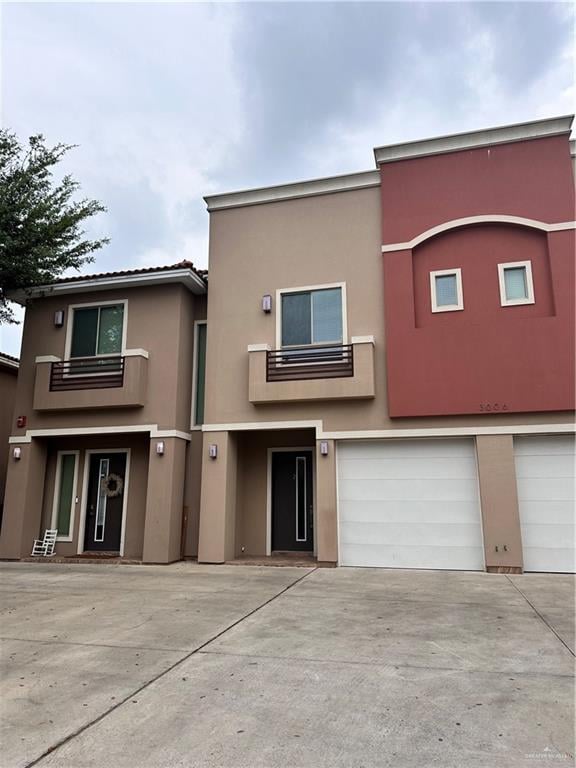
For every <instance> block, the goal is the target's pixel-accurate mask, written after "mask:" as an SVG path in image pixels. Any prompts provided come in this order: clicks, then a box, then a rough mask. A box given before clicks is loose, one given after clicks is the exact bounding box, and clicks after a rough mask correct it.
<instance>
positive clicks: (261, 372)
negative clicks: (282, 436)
mask: <svg viewBox="0 0 576 768" xmlns="http://www.w3.org/2000/svg"><path fill="white" fill-rule="evenodd" d="M248 353H249V374H248V375H249V386H248V390H249V394H248V397H249V400H250V402H251V403H255V404H264V403H289V402H298V401H307V400H351V399H355V398H372V397H374V395H375V389H374V338H373V337H372V336H356V337H352V343H351V344H339V345H334V344H330V345H323V346H321V347H317V348H314V347H291V348H289V349H275V350H272V349H270V347H269V346H268V345H267V344H252V345H250V346H249V347H248Z"/></svg>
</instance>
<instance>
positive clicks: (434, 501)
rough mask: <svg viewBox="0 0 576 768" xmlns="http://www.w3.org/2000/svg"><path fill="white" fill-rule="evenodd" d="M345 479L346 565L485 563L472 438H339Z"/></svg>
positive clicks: (475, 566) (341, 503)
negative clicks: (348, 440) (349, 440)
mask: <svg viewBox="0 0 576 768" xmlns="http://www.w3.org/2000/svg"><path fill="white" fill-rule="evenodd" d="M338 478H339V479H338V514H339V535H340V562H341V563H342V564H343V565H356V566H358V565H360V566H369V567H391V568H434V569H436V568H446V569H467V570H481V569H483V568H484V548H483V540H482V528H481V519H480V505H479V499H478V479H477V469H476V456H475V450H474V443H473V441H472V440H468V439H458V440H437V439H434V440H403V441H398V440H385V441H382V440H375V441H371V442H363V443H343V444H339V445H338Z"/></svg>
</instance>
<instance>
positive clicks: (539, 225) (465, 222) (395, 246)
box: [382, 214, 576, 253]
mask: <svg viewBox="0 0 576 768" xmlns="http://www.w3.org/2000/svg"><path fill="white" fill-rule="evenodd" d="M474 224H513V225H515V226H518V227H528V228H530V229H539V230H540V231H541V232H558V231H561V230H564V229H576V221H561V222H558V223H556V224H547V223H546V222H545V221H537V220H536V219H525V218H523V217H522V216H506V215H498V214H485V215H482V216H467V217H465V218H463V219H452V220H451V221H445V222H444V223H443V224H438V225H437V226H436V227H432V228H431V229H427V230H426V231H425V232H422V233H421V234H419V235H417V236H416V237H414V238H413V239H412V240H409V241H408V242H406V243H388V244H386V245H383V246H382V253H389V252H390V251H410V250H412V249H413V248H416V246H417V245H420V243H423V242H424V241H425V240H429V239H430V238H431V237H436V236H437V235H440V234H442V233H443V232H449V231H450V230H452V229H459V228H461V227H469V226H472V225H474Z"/></svg>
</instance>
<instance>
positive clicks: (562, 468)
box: [516, 454, 574, 479]
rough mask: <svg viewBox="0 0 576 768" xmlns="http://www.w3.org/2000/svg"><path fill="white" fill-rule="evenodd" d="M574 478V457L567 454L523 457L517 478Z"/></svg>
mask: <svg viewBox="0 0 576 768" xmlns="http://www.w3.org/2000/svg"><path fill="white" fill-rule="evenodd" d="M573 476H574V457H573V456H566V455H565V454H562V455H560V454H551V455H550V456H523V457H522V459H521V461H520V462H519V466H518V470H517V472H516V477H520V478H546V479H548V478H552V477H565V478H568V479H572V478H573Z"/></svg>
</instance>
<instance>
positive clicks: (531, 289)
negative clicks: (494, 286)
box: [498, 261, 535, 307]
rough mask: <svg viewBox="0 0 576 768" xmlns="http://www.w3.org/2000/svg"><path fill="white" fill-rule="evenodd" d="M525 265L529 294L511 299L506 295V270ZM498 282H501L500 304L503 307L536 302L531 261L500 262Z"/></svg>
mask: <svg viewBox="0 0 576 768" xmlns="http://www.w3.org/2000/svg"><path fill="white" fill-rule="evenodd" d="M519 267H523V268H524V269H525V270H526V290H527V292H528V296H527V298H525V299H509V298H508V297H507V296H506V282H505V280H504V270H506V269H514V268H519ZM498 282H499V284H500V305H501V306H502V307H516V306H519V305H521V304H534V303H535V299H534V281H533V279H532V262H531V261H508V262H506V263H505V264H498Z"/></svg>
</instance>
